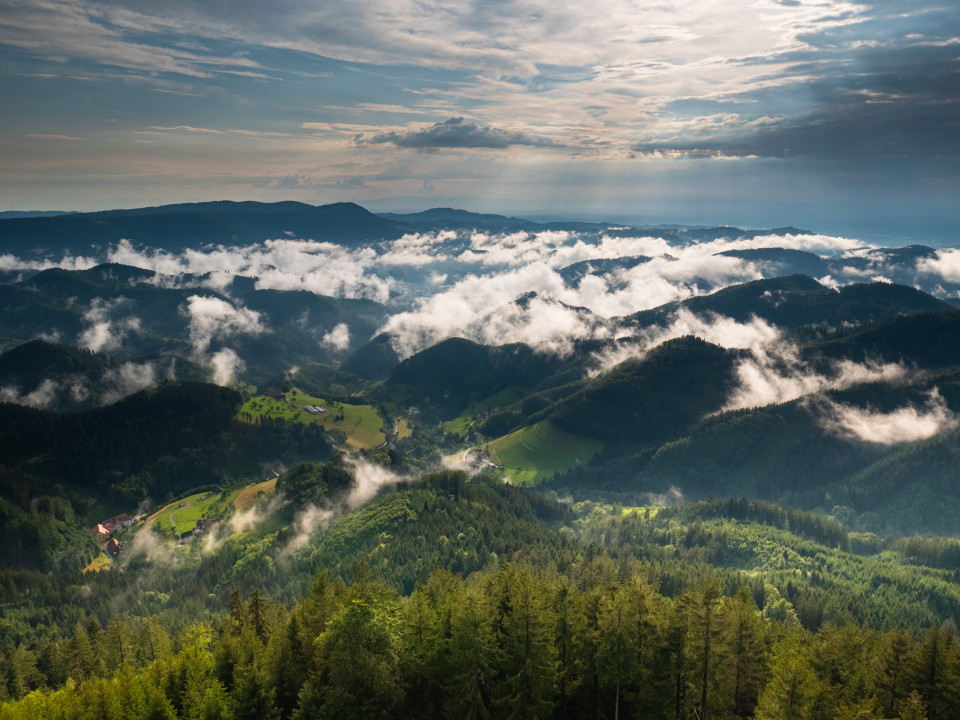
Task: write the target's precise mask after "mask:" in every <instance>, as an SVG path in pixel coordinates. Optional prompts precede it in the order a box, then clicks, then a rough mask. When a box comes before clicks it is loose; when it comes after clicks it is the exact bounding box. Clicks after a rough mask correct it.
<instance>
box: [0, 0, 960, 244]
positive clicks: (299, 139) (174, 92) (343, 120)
mask: <svg viewBox="0 0 960 720" xmlns="http://www.w3.org/2000/svg"><path fill="white" fill-rule="evenodd" d="M0 97H3V98H4V101H3V108H4V109H3V111H2V112H0V157H2V162H0V210H13V209H17V210H55V209H58V210H98V209H109V208H122V207H138V206H144V205H159V204H164V203H171V202H191V201H198V200H214V199H231V200H249V199H252V200H262V201H279V200H291V199H292V200H299V201H303V202H308V203H312V204H322V203H328V202H337V201H344V200H348V201H354V202H358V203H360V204H362V205H363V206H365V207H367V208H368V209H371V210H373V211H399V212H407V211H418V210H423V209H426V208H429V207H435V206H453V207H461V208H466V209H470V210H477V211H484V212H499V213H504V214H514V215H524V216H527V217H557V218H559V217H578V218H583V219H601V218H603V219H609V220H617V219H623V220H625V221H629V222H649V223H652V224H656V223H670V222H679V223H697V224H719V223H724V224H732V225H739V226H743V227H773V226H783V225H797V226H800V227H807V228H812V229H815V230H818V231H822V232H841V233H848V234H852V233H859V235H861V236H869V235H870V234H871V233H878V234H880V235H883V234H884V233H886V234H887V235H891V236H896V237H897V238H903V239H904V240H907V241H909V240H910V239H912V238H918V239H923V238H922V237H920V236H921V235H923V234H924V233H926V235H927V236H933V235H938V234H939V235H942V236H944V237H942V238H940V239H942V240H946V239H947V237H946V236H952V235H953V233H954V228H955V227H956V226H957V223H958V221H960V202H958V198H960V170H958V167H960V163H958V160H960V5H958V4H957V3H956V2H954V0H940V1H938V2H935V1H929V0H869V1H867V2H846V1H841V0H716V1H715V0H699V1H698V2H689V1H687V2H671V1H670V0H663V1H662V2H656V1H655V0H654V1H650V0H648V1H646V2H634V1H631V0H593V2H590V3H573V2H563V1H561V2H557V0H550V1H549V2H547V1H546V0H477V1H473V2H470V1H458V2H433V1H431V0H416V1H414V0H377V2H368V1H367V0H352V1H351V2H349V3H343V2H336V3H334V2H328V1H327V0H275V1H273V2H270V3H263V2H260V1H259V0H234V1H232V2H223V1H218V0H203V1H200V0H165V1H164V2H162V3H157V2H155V1H153V2H144V1H141V0H97V1H96V2H92V1H89V0H0ZM917 228H922V230H918V229H917Z"/></svg>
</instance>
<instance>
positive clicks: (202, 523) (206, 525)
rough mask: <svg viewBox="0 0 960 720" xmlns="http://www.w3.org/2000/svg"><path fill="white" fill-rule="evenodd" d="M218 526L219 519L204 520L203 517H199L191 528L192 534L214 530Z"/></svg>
mask: <svg viewBox="0 0 960 720" xmlns="http://www.w3.org/2000/svg"><path fill="white" fill-rule="evenodd" d="M218 527H220V521H219V520H205V519H204V518H200V519H199V520H197V526H196V527H195V528H194V529H193V534H194V535H199V534H200V533H202V532H205V531H207V530H216V529H217V528H218Z"/></svg>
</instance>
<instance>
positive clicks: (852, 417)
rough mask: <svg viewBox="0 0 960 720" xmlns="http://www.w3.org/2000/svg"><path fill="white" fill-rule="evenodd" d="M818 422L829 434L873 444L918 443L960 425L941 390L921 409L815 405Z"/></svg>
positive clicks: (828, 403) (829, 404) (840, 404)
mask: <svg viewBox="0 0 960 720" xmlns="http://www.w3.org/2000/svg"><path fill="white" fill-rule="evenodd" d="M816 411H817V413H818V422H819V424H820V425H821V427H823V428H824V429H825V430H827V431H828V432H831V433H834V434H836V435H839V436H840V437H845V438H848V439H850V440H858V441H860V442H865V443H870V444H873V445H883V446H887V447H889V446H893V445H901V444H905V443H912V442H918V441H920V440H926V439H928V438H931V437H933V436H934V435H939V434H940V433H942V432H945V431H947V430H952V429H953V428H955V427H957V425H958V423H960V419H958V417H957V415H956V413H954V412H953V411H952V410H950V408H949V407H947V404H946V402H945V401H944V399H943V397H942V396H941V395H940V392H939V390H937V389H936V388H934V389H933V390H931V391H930V394H929V397H928V399H927V402H926V403H925V404H924V405H923V406H922V407H919V408H917V407H913V406H906V407H902V408H899V409H897V410H894V411H892V412H888V413H883V412H878V411H874V410H871V409H870V408H859V407H854V406H852V405H846V404H843V403H837V402H832V401H830V402H826V401H824V402H820V403H817V404H816Z"/></svg>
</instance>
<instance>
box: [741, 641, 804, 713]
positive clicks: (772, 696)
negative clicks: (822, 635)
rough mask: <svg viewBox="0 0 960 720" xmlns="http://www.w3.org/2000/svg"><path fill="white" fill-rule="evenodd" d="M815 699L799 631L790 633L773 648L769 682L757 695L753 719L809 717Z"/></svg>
mask: <svg viewBox="0 0 960 720" xmlns="http://www.w3.org/2000/svg"><path fill="white" fill-rule="evenodd" d="M817 695H818V681H817V676H816V674H815V673H814V672H813V667H812V666H811V664H810V659H809V657H808V650H807V647H806V646H805V644H804V641H803V631H802V630H799V629H798V630H794V631H793V632H791V633H790V634H789V635H788V636H787V637H786V638H784V639H783V640H781V641H780V642H779V643H777V645H776V647H775V648H774V653H773V661H772V664H771V672H770V678H769V680H768V681H767V684H766V686H765V687H764V689H763V692H762V693H761V694H760V699H759V702H758V704H757V713H756V719H757V720H796V719H797V718H806V717H809V716H810V714H811V711H812V709H813V707H814V705H815V703H816V701H817Z"/></svg>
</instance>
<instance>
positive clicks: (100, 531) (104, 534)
mask: <svg viewBox="0 0 960 720" xmlns="http://www.w3.org/2000/svg"><path fill="white" fill-rule="evenodd" d="M93 536H94V537H95V538H96V539H97V542H104V541H105V540H107V539H108V538H109V537H110V531H109V530H107V528H105V527H104V526H103V523H97V524H96V525H94V526H93Z"/></svg>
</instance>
